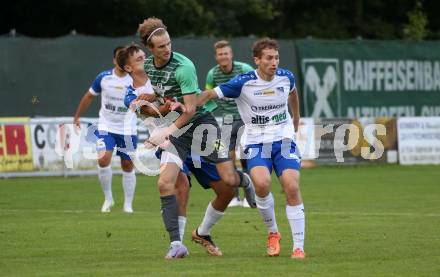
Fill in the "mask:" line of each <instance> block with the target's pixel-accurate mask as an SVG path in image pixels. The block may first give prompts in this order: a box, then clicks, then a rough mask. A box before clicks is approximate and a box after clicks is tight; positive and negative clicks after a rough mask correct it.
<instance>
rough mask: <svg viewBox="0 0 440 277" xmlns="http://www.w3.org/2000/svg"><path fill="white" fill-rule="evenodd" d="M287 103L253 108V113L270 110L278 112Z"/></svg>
mask: <svg viewBox="0 0 440 277" xmlns="http://www.w3.org/2000/svg"><path fill="white" fill-rule="evenodd" d="M285 106H286V103H282V104H277V105H266V106H251V109H252V111H253V112H258V111H269V110H278V109H281V108H284V107H285Z"/></svg>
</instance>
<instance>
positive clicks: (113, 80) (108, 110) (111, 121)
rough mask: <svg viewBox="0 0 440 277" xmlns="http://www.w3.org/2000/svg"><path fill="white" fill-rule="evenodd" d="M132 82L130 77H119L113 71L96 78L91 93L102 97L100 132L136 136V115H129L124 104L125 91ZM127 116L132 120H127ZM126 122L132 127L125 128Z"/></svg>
mask: <svg viewBox="0 0 440 277" xmlns="http://www.w3.org/2000/svg"><path fill="white" fill-rule="evenodd" d="M132 82H133V80H132V79H131V77H130V75H128V74H127V75H125V76H124V77H119V76H118V75H116V74H115V72H114V70H112V69H110V70H106V71H103V72H101V73H100V74H99V75H98V76H97V77H96V78H95V80H94V81H93V84H92V86H91V87H90V89H89V92H90V93H91V94H93V95H95V96H98V95H100V96H101V108H100V110H99V120H98V129H99V130H101V131H107V132H110V133H115V134H120V135H136V133H137V132H136V115H135V114H132V115H131V114H128V115H127V110H128V109H127V107H126V106H125V104H124V96H125V91H126V90H127V88H128V87H129V86H130V85H131V84H132ZM126 115H127V116H129V117H130V118H126ZM125 122H130V126H131V127H130V128H124V124H125ZM132 126H134V128H132Z"/></svg>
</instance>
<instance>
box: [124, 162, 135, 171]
mask: <svg viewBox="0 0 440 277" xmlns="http://www.w3.org/2000/svg"><path fill="white" fill-rule="evenodd" d="M121 167H122V170H123V171H125V172H131V171H132V170H133V162H132V161H131V160H121Z"/></svg>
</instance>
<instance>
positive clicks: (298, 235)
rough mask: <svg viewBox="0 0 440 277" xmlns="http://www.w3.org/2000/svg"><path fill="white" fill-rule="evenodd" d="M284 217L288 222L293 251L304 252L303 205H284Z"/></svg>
mask: <svg viewBox="0 0 440 277" xmlns="http://www.w3.org/2000/svg"><path fill="white" fill-rule="evenodd" d="M286 215H287V220H289V224H290V229H291V230H292V238H293V250H295V249H296V248H300V249H301V250H304V235H305V216H304V204H299V205H297V206H289V205H286Z"/></svg>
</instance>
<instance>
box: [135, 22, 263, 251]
mask: <svg viewBox="0 0 440 277" xmlns="http://www.w3.org/2000/svg"><path fill="white" fill-rule="evenodd" d="M138 31H139V35H140V38H141V40H142V42H143V44H144V45H145V46H146V47H147V48H148V50H149V51H150V52H151V54H152V55H151V56H150V57H148V58H147V59H146V61H145V63H144V69H145V72H146V73H147V75H148V77H149V78H150V80H151V83H152V85H153V88H154V91H155V93H156V95H157V96H158V97H159V98H164V99H165V100H166V99H173V100H174V99H175V100H177V101H179V102H181V103H183V104H184V109H183V110H184V111H183V112H181V115H180V116H179V117H178V118H177V120H176V121H175V122H174V123H173V124H171V126H169V127H167V128H163V129H161V130H158V131H157V132H153V134H152V135H151V137H150V139H149V141H148V142H149V143H150V144H152V145H161V146H162V148H163V149H164V151H163V153H162V156H161V171H160V175H159V179H158V188H159V194H160V198H161V211H162V218H163V221H164V224H165V228H166V230H167V231H168V233H169V236H170V241H171V245H170V248H169V251H168V253H167V254H166V256H165V258H167V259H175V258H183V257H185V256H186V255H187V254H188V251H187V249H186V247H185V246H184V245H183V243H182V242H181V239H180V236H179V228H178V207H177V201H176V195H175V183H176V178H177V176H178V174H179V172H180V169H181V168H182V163H183V161H185V159H186V158H187V157H188V155H191V156H192V158H193V161H194V160H197V156H198V157H202V158H203V159H204V160H205V161H207V162H211V163H214V164H216V167H217V171H218V173H219V175H220V177H221V179H222V181H223V182H224V183H225V184H226V185H228V186H232V187H235V186H238V185H239V184H241V185H242V186H244V187H246V188H248V190H247V191H248V192H249V193H248V194H247V197H248V198H247V199H248V202H249V201H251V202H252V203H255V200H254V197H255V193H254V191H253V188H252V184H251V182H250V179H249V178H247V177H246V176H244V175H243V174H242V173H238V172H237V171H236V170H235V168H234V166H233V164H232V162H231V160H230V159H229V157H228V151H227V148H226V147H225V144H224V142H223V141H222V140H221V134H220V133H221V132H220V128H219V126H218V124H217V122H216V120H215V118H214V116H213V115H212V114H211V111H213V110H214V109H215V108H216V105H215V103H214V102H207V103H206V105H204V106H203V107H197V103H196V102H197V97H196V94H199V93H200V89H199V88H198V82H197V75H196V70H195V66H194V64H193V63H192V62H191V60H189V59H188V58H187V57H185V56H184V55H182V54H180V53H177V52H173V51H171V39H170V36H169V34H168V32H167V30H166V26H165V25H164V24H163V22H162V20H160V19H158V18H155V17H150V18H148V19H146V20H144V22H143V23H142V24H140V25H139V30H138ZM221 198H222V200H223V201H222V205H217V203H214V202H210V203H209V204H208V208H207V209H206V213H205V216H204V218H203V220H202V223H201V224H200V225H199V227H198V228H197V229H196V230H194V231H193V233H192V238H193V240H194V241H195V242H198V243H200V244H202V245H203V246H204V247H206V248H207V250H208V251H209V249H213V248H214V247H215V244H214V243H213V242H212V239H211V236H210V231H211V228H212V227H213V226H214V224H215V223H217V222H218V221H219V220H220V219H221V218H222V217H223V215H224V210H225V209H226V207H227V204H228V203H229V202H230V201H231V199H232V198H233V194H232V193H231V194H230V195H229V194H228V193H225V194H222V195H221ZM213 246H214V247H213ZM210 254H212V255H215V254H216V253H211V252H210Z"/></svg>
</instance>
